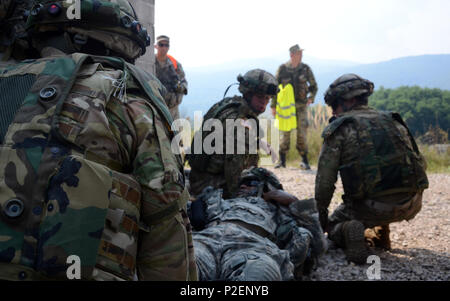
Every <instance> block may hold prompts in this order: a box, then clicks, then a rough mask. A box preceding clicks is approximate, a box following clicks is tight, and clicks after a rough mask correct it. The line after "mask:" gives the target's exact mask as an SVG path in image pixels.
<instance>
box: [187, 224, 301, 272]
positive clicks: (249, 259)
mask: <svg viewBox="0 0 450 301" xmlns="http://www.w3.org/2000/svg"><path fill="white" fill-rule="evenodd" d="M193 237H194V247H195V255H196V260H197V268H198V272H199V280H201V281H210V280H222V281H223V280H227V281H228V280H232V281H285V280H293V277H294V275H293V272H294V266H293V264H292V263H291V261H290V259H289V252H288V251H286V250H281V249H279V248H278V246H277V245H276V244H274V243H273V242H272V241H270V240H269V239H267V238H263V237H261V236H259V235H257V234H256V233H254V232H252V231H250V230H247V229H246V228H243V227H241V226H239V225H235V224H232V223H220V224H218V225H215V226H212V227H209V228H206V229H205V230H203V231H201V232H194V235H193Z"/></svg>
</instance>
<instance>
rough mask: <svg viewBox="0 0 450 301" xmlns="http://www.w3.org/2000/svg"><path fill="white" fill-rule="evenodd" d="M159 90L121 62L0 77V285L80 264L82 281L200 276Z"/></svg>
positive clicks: (80, 59) (51, 275) (103, 60)
mask: <svg viewBox="0 0 450 301" xmlns="http://www.w3.org/2000/svg"><path fill="white" fill-rule="evenodd" d="M160 88H161V87H160V85H159V83H158V81H157V80H156V79H154V78H153V77H152V76H151V75H150V74H148V73H145V72H143V71H141V70H139V69H137V68H136V67H135V66H133V65H130V64H127V63H125V62H124V61H122V60H119V59H114V58H107V57H93V56H88V55H84V54H73V55H70V56H51V57H47V58H42V59H39V60H32V61H27V62H24V63H21V64H18V65H15V66H11V67H9V68H8V69H6V70H2V72H0V89H1V96H0V97H1V98H2V99H1V102H0V104H8V106H7V107H2V108H1V112H2V121H6V124H5V122H3V123H2V124H0V129H1V130H2V131H1V132H0V134H1V135H0V142H1V149H0V171H1V174H0V204H1V208H2V214H1V215H0V236H1V237H2V239H1V240H0V271H1V272H0V278H2V279H67V278H66V270H67V268H68V263H66V260H67V257H68V256H69V255H77V256H79V257H80V259H81V277H82V279H92V278H94V279H95V275H94V274H93V270H94V266H95V267H96V268H97V269H100V270H102V271H106V272H108V273H110V274H112V275H115V276H117V277H118V278H120V279H128V280H131V279H133V277H135V272H136V270H137V273H138V275H139V279H141V280H156V279H158V280H164V279H165V280H187V279H192V280H194V279H196V267H195V261H194V256H193V249H192V241H191V234H190V230H189V227H190V226H189V221H188V219H187V215H186V213H185V203H186V201H187V199H188V193H187V190H186V189H185V184H184V173H183V170H182V162H181V158H180V157H179V156H175V155H173V153H172V152H171V149H170V139H171V138H172V135H173V133H171V132H170V127H169V126H168V125H169V124H170V122H171V117H170V113H169V112H168V110H167V107H165V105H164V104H163V100H162V97H161V95H160ZM22 100H23V101H22ZM9 124H10V125H9ZM8 125H9V129H8V127H7V126H8ZM5 128H6V129H8V130H7V131H6V130H5ZM3 138H4V139H3ZM138 239H139V244H137V240H138Z"/></svg>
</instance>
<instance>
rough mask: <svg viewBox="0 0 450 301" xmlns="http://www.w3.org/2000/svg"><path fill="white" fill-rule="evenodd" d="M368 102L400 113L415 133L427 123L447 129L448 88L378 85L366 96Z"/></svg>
mask: <svg viewBox="0 0 450 301" xmlns="http://www.w3.org/2000/svg"><path fill="white" fill-rule="evenodd" d="M369 104H370V105H371V106H372V107H375V108H377V109H379V110H384V111H393V112H397V113H400V115H401V116H402V117H403V119H404V120H405V122H406V123H407V124H408V127H409V128H410V130H411V131H412V133H413V134H415V135H416V136H419V135H422V134H424V133H425V132H426V131H427V130H428V129H429V128H430V127H439V128H441V129H443V130H444V131H446V132H447V134H448V132H449V130H450V91H447V90H441V89H429V88H420V87H418V86H414V87H408V86H402V87H399V88H397V89H385V88H384V87H380V88H379V89H378V90H377V91H375V93H374V94H373V95H372V96H371V97H370V101H369Z"/></svg>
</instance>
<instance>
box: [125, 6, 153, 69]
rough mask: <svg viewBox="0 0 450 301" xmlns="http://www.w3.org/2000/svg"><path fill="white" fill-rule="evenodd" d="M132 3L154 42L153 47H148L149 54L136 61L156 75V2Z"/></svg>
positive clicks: (138, 64)
mask: <svg viewBox="0 0 450 301" xmlns="http://www.w3.org/2000/svg"><path fill="white" fill-rule="evenodd" d="M130 2H131V4H132V5H133V7H134V10H135V11H136V14H137V15H138V18H139V21H140V22H141V24H142V25H143V26H144V27H145V28H147V31H148V33H149V35H150V38H151V40H152V41H151V45H150V46H148V47H147V52H146V53H145V55H144V56H142V57H140V58H139V59H138V60H137V61H136V65H137V66H139V67H141V68H143V69H144V70H146V71H147V72H150V73H151V74H155V51H154V49H155V48H154V45H155V39H156V38H155V26H154V24H155V0H130Z"/></svg>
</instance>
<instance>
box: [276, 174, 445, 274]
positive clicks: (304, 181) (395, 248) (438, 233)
mask: <svg viewBox="0 0 450 301" xmlns="http://www.w3.org/2000/svg"><path fill="white" fill-rule="evenodd" d="M268 169H270V170H272V171H273V172H275V174H276V175H277V176H278V177H279V178H280V180H281V182H282V183H283V186H284V189H285V190H287V191H288V192H290V193H292V194H294V195H296V196H297V197H298V198H301V199H303V198H311V197H314V181H315V175H316V171H315V170H314V169H313V170H312V171H302V170H300V169H297V168H286V169H282V170H279V169H273V168H268ZM428 180H429V182H430V188H429V189H427V190H426V191H425V193H424V197H423V207H422V210H421V212H419V214H418V215H417V216H416V217H415V218H414V219H413V220H411V221H410V222H406V221H404V222H401V223H394V224H391V242H392V250H391V251H388V252H384V251H382V250H379V249H374V248H372V249H371V250H372V254H373V255H377V256H379V258H380V262H381V273H380V278H381V280H428V281H431V280H444V281H449V280H450V175H448V174H429V175H428ZM342 194H343V190H342V184H341V183H340V180H339V181H338V184H337V189H336V192H335V193H334V197H333V200H332V202H331V205H330V208H329V209H330V210H329V211H330V213H331V212H332V210H333V209H334V208H336V207H337V206H338V205H339V203H340V202H341V196H342ZM328 242H329V243H330V247H329V250H328V252H327V253H326V254H325V255H324V256H323V257H322V258H321V260H320V262H319V266H318V268H317V270H316V271H314V272H313V273H312V274H311V275H310V280H360V281H362V280H368V276H367V270H368V269H369V268H370V267H371V264H366V265H362V266H357V265H354V264H353V263H348V262H347V260H346V259H345V255H344V253H343V251H342V250H341V249H336V248H335V247H334V246H333V244H332V243H331V241H329V240H328Z"/></svg>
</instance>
